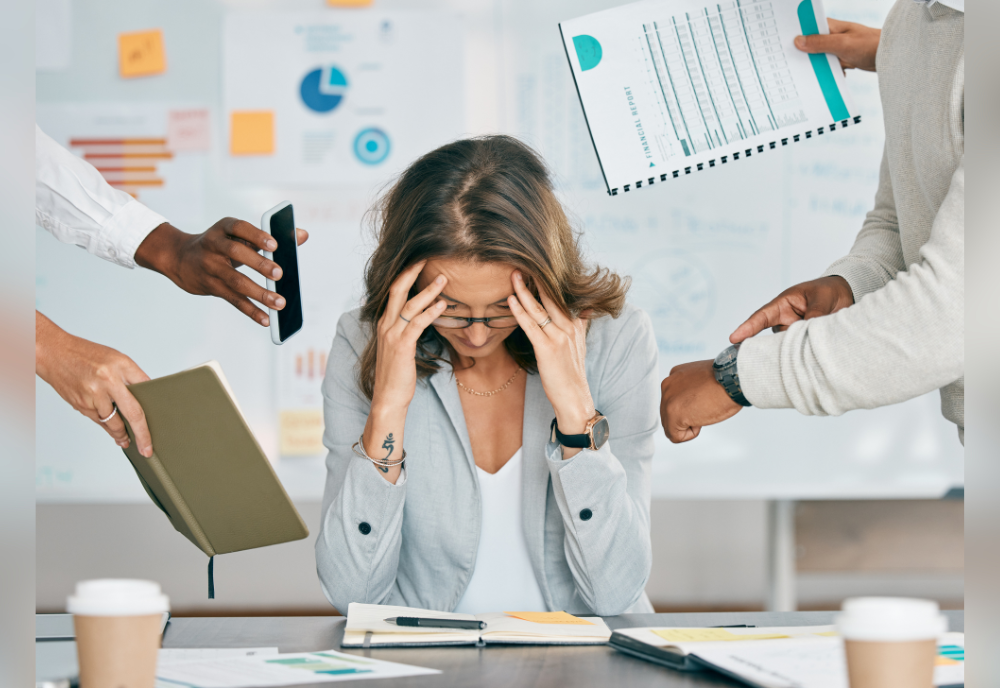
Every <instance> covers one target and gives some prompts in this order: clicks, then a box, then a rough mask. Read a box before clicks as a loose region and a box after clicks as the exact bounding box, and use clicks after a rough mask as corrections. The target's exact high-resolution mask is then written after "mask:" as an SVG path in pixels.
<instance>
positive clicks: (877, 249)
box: [823, 148, 906, 303]
mask: <svg viewBox="0 0 1000 688" xmlns="http://www.w3.org/2000/svg"><path fill="white" fill-rule="evenodd" d="M905 269H906V262H905V260H904V258H903V245H902V242H901V241H900V238H899V219H898V217H897V216H896V201H895V198H894V196H893V189H892V176H891V175H890V173H889V156H888V154H887V153H886V151H885V150H884V148H883V152H882V166H881V168H880V170H879V182H878V191H877V192H876V193H875V207H874V208H872V210H870V211H869V212H868V215H866V216H865V221H864V224H863V225H862V226H861V231H860V232H858V236H857V238H856V239H855V240H854V246H853V247H852V248H851V252H850V253H849V254H848V255H846V256H844V257H843V258H841V259H839V260H837V261H836V262H835V263H834V264H833V265H831V266H830V267H829V268H828V269H827V271H826V272H825V273H823V276H824V277H826V276H830V275H839V276H841V277H843V278H844V279H845V280H847V283H848V284H850V285H851V291H852V292H854V302H855V303H857V302H858V301H860V300H861V297H862V296H864V295H865V294H870V293H871V292H873V291H876V290H878V289H881V288H882V287H884V286H885V285H886V284H888V283H889V280H891V279H893V278H894V277H895V276H896V273H898V272H899V271H900V270H905Z"/></svg>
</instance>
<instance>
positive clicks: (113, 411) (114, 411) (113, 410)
mask: <svg viewBox="0 0 1000 688" xmlns="http://www.w3.org/2000/svg"><path fill="white" fill-rule="evenodd" d="M117 413H118V404H116V403H115V402H113V401H112V402H111V413H110V414H108V417H107V418H101V422H102V423H107V422H108V421H109V420H111V419H112V418H114V417H115V414H117Z"/></svg>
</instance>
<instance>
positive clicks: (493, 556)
mask: <svg viewBox="0 0 1000 688" xmlns="http://www.w3.org/2000/svg"><path fill="white" fill-rule="evenodd" d="M522 464H523V461H522V454H521V450H520V449H518V450H517V452H516V453H515V454H514V456H512V457H511V458H510V460H509V461H508V462H507V463H506V464H504V466H503V468H501V469H500V470H499V471H497V472H496V473H493V474H492V475H491V474H489V473H487V472H486V471H484V470H483V469H482V468H480V467H479V466H476V476H477V477H478V478H479V494H480V496H481V498H482V505H483V525H482V530H481V531H480V533H479V550H478V551H477V552H476V567H475V569H474V570H473V572H472V580H470V581H469V587H467V588H466V589H465V594H464V595H462V599H461V600H459V602H458V606H457V607H455V611H456V612H460V613H462V614H481V613H484V612H544V611H548V609H547V608H546V606H545V599H544V598H543V597H542V590H541V588H539V587H538V581H537V580H535V572H534V571H533V570H532V568H531V560H530V559H529V558H528V545H527V542H525V539H524V528H523V526H522V523H523V520H522V518H521V473H522V469H521V466H522Z"/></svg>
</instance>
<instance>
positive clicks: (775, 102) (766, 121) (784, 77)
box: [640, 2, 806, 157]
mask: <svg viewBox="0 0 1000 688" xmlns="http://www.w3.org/2000/svg"><path fill="white" fill-rule="evenodd" d="M642 28H643V37H642V39H641V41H640V54H641V55H642V56H643V60H644V63H645V64H644V66H645V67H646V70H647V73H648V75H649V77H650V84H651V86H652V87H653V89H652V90H653V93H654V97H655V99H656V100H655V102H656V105H657V107H658V109H659V112H660V116H661V118H662V125H661V126H662V129H661V131H662V132H664V133H665V134H666V136H662V137H661V138H662V140H663V145H664V146H665V147H666V148H667V149H668V152H667V157H674V156H676V155H681V154H682V155H685V156H688V155H691V154H692V153H698V152H701V151H703V150H711V149H713V148H717V147H721V146H722V145H724V144H728V143H731V142H732V141H736V140H739V139H747V138H749V137H751V136H755V135H757V134H760V133H761V132H764V131H773V130H776V129H780V128H781V127H784V126H787V125H790V124H798V123H800V122H804V121H805V120H806V114H805V112H804V110H803V109H802V102H801V100H800V99H799V95H798V91H797V90H796V88H795V83H794V81H793V80H792V75H791V72H790V71H789V69H788V61H787V60H786V59H785V55H784V50H783V49H782V46H781V44H780V42H779V39H778V27H777V23H776V21H775V17H774V9H773V8H772V7H771V3H770V2H762V3H755V4H751V5H749V6H748V7H741V6H740V5H739V4H738V3H736V2H731V3H727V4H726V5H721V4H720V5H716V6H715V7H714V8H712V9H709V8H708V7H705V8H703V9H702V10H701V11H699V12H685V13H683V14H681V15H678V16H672V17H668V18H666V19H665V20H660V21H652V22H649V23H644V24H643V25H642ZM663 125H665V126H663Z"/></svg>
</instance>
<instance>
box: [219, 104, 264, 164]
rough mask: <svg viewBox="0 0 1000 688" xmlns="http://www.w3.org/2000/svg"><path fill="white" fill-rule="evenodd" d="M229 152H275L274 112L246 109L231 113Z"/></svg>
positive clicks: (259, 153) (251, 153) (239, 153)
mask: <svg viewBox="0 0 1000 688" xmlns="http://www.w3.org/2000/svg"><path fill="white" fill-rule="evenodd" d="M229 152H230V153H231V154H233V155H271V154H273V153H274V113H273V112H271V111H270V110H244V111H240V112H232V113H230V115H229Z"/></svg>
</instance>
